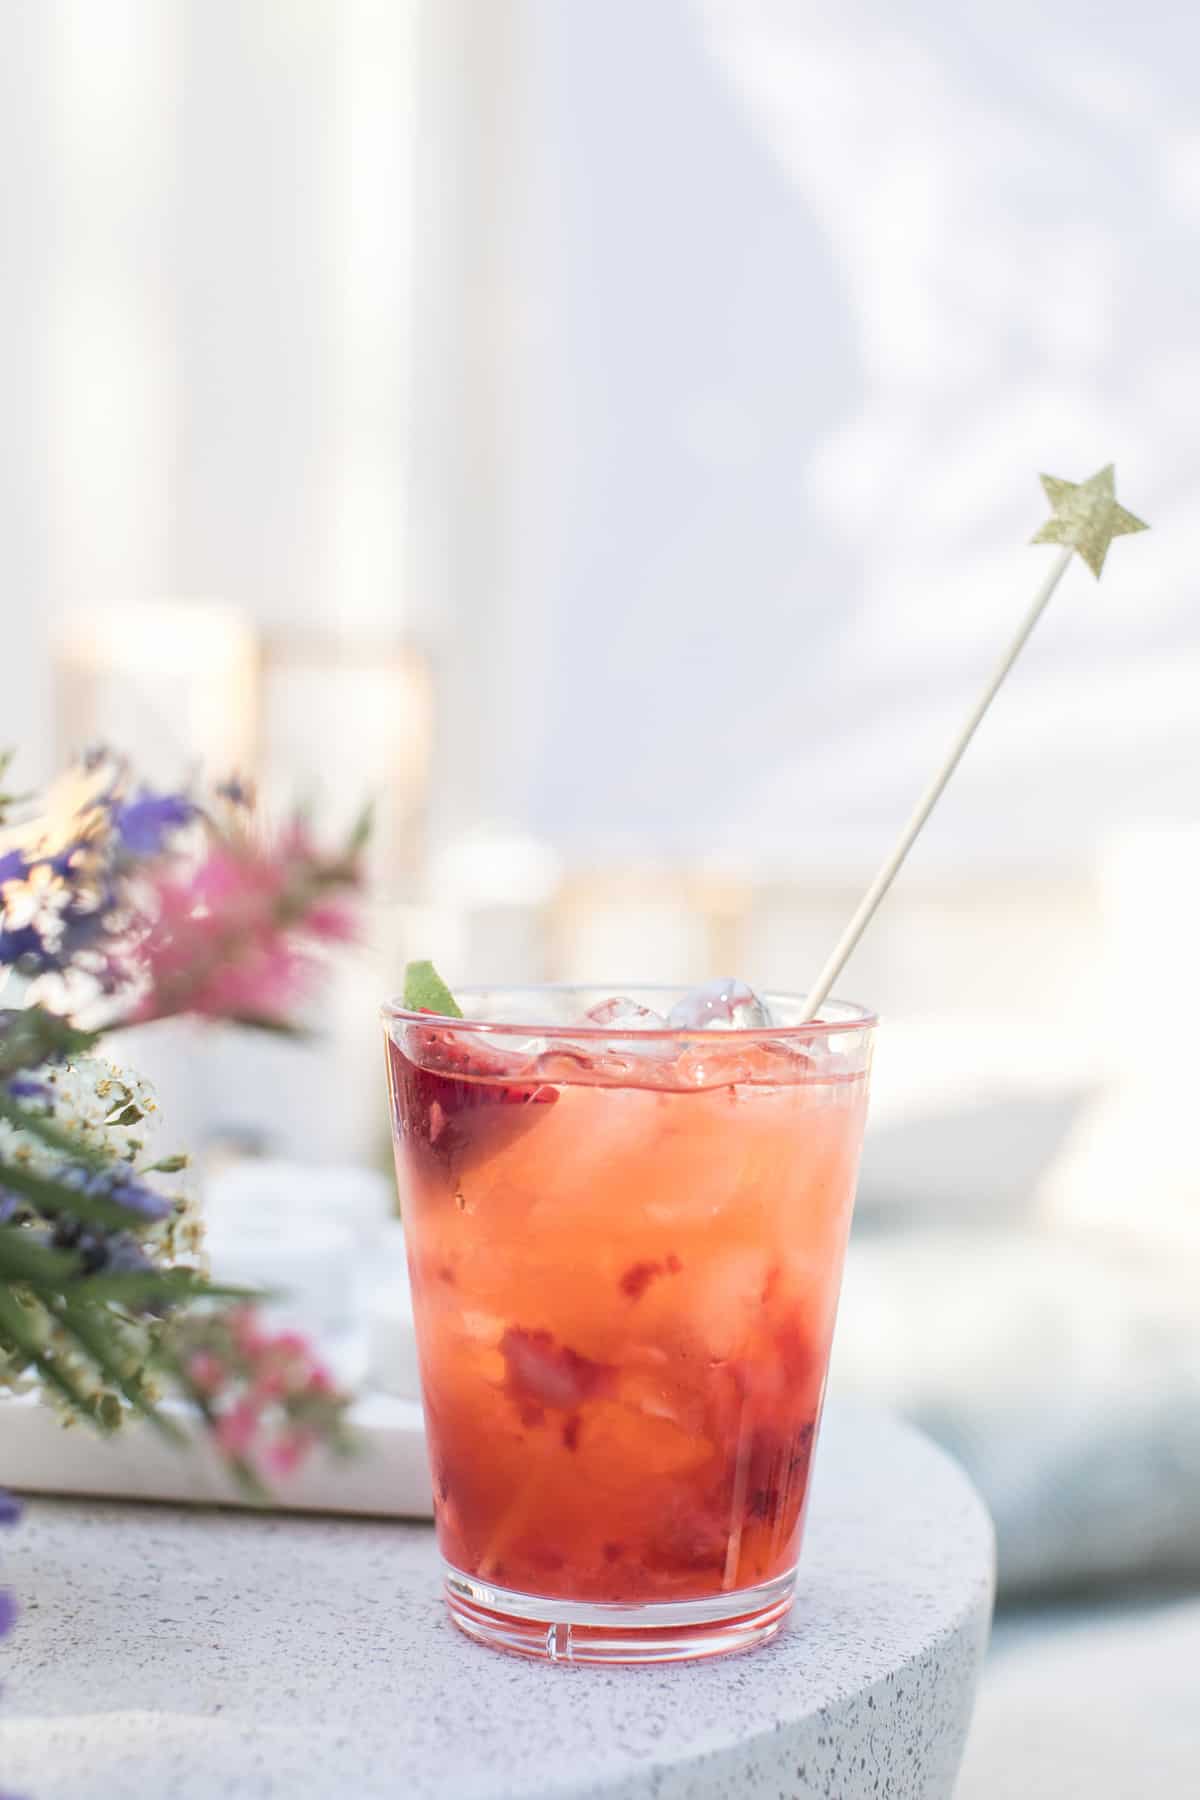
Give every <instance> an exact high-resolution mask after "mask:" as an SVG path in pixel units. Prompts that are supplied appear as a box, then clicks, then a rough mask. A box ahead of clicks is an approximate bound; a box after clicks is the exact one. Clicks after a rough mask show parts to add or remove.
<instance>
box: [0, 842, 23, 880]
mask: <svg viewBox="0 0 1200 1800" xmlns="http://www.w3.org/2000/svg"><path fill="white" fill-rule="evenodd" d="M28 873H29V866H28V864H27V863H26V861H25V858H24V857H23V856H22V855H21V852H20V851H19V850H6V851H5V853H4V855H3V856H0V883H2V882H5V881H24V879H25V877H26V875H28Z"/></svg>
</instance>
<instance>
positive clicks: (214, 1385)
mask: <svg viewBox="0 0 1200 1800" xmlns="http://www.w3.org/2000/svg"><path fill="white" fill-rule="evenodd" d="M187 1372H188V1379H189V1380H190V1381H191V1383H192V1386H193V1387H196V1388H199V1390H200V1392H201V1393H202V1394H208V1395H210V1396H211V1395H212V1394H216V1393H219V1392H220V1390H221V1389H222V1388H223V1387H224V1385H225V1382H226V1380H227V1379H228V1376H229V1370H228V1368H227V1367H226V1365H225V1364H224V1363H223V1362H222V1361H221V1359H220V1357H219V1356H214V1355H213V1353H212V1351H211V1350H197V1351H195V1352H194V1353H193V1354H192V1355H191V1356H189V1358H188V1363H187Z"/></svg>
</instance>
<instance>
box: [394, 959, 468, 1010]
mask: <svg viewBox="0 0 1200 1800" xmlns="http://www.w3.org/2000/svg"><path fill="white" fill-rule="evenodd" d="M404 1004H405V1006H406V1007H407V1008H408V1010H409V1011H410V1012H429V1013H437V1014H438V1016H439V1017H440V1018H443V1019H461V1018H462V1016H463V1014H462V1007H461V1006H460V1005H459V1004H458V1001H457V1000H456V999H455V998H454V995H453V994H452V993H451V992H450V989H449V988H448V987H447V986H446V984H445V982H444V981H443V980H442V978H441V976H440V975H439V974H438V972H437V970H436V969H435V968H434V966H433V964H432V963H431V962H410V963H409V965H408V967H407V968H406V969H405V971H404Z"/></svg>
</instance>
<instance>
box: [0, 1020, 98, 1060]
mask: <svg viewBox="0 0 1200 1800" xmlns="http://www.w3.org/2000/svg"><path fill="white" fill-rule="evenodd" d="M99 1037H100V1033H99V1032H98V1031H79V1030H77V1029H76V1027H75V1026H74V1025H70V1024H68V1022H67V1020H66V1019H60V1018H59V1016H58V1014H57V1013H52V1012H47V1010H46V1008H45V1007H44V1006H24V1007H19V1008H9V1009H7V1010H6V1011H4V1012H0V1075H15V1074H16V1073H17V1072H18V1070H20V1069H35V1068H38V1067H40V1065H41V1064H42V1063H45V1062H52V1061H53V1060H54V1059H55V1058H63V1059H66V1060H69V1059H70V1058H71V1057H73V1056H82V1055H83V1053H84V1052H85V1051H86V1050H90V1049H91V1048H92V1047H93V1045H94V1044H95V1043H96V1042H97V1040H98V1039H99Z"/></svg>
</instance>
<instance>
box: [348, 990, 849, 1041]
mask: <svg viewBox="0 0 1200 1800" xmlns="http://www.w3.org/2000/svg"><path fill="white" fill-rule="evenodd" d="M664 990H665V991H667V992H671V991H678V993H679V994H680V996H683V995H684V994H687V993H688V992H689V991H690V990H689V989H688V988H686V987H684V986H683V985H682V984H680V983H677V982H661V983H656V982H649V981H638V982H624V983H622V982H614V983H613V984H611V985H609V984H607V983H605V982H602V981H531V982H519V981H515V982H495V983H491V982H468V983H466V984H465V985H464V986H463V987H460V988H458V989H456V991H455V998H456V999H457V1000H459V1002H460V1003H462V1004H463V1007H464V1016H463V1017H462V1018H461V1019H454V1018H450V1017H448V1016H447V1015H446V1014H445V1013H431V1012H421V1011H414V1010H413V1009H412V1007H409V1006H405V1004H404V1001H403V999H402V998H401V997H397V998H395V999H391V1000H385V1001H384V1002H383V1003H382V1005H381V1006H380V1008H379V1016H380V1018H381V1019H383V1020H384V1021H385V1023H392V1022H399V1023H400V1024H403V1025H423V1026H426V1027H427V1028H433V1029H437V1030H440V1031H470V1032H479V1031H484V1032H498V1033H504V1032H508V1033H514V1032H515V1033H517V1034H518V1035H519V1036H521V1037H539V1038H551V1039H555V1040H557V1039H568V1040H571V1041H574V1042H576V1043H578V1041H579V1040H580V1039H581V1038H587V1039H596V1040H603V1039H608V1040H611V1039H613V1038H635V1039H639V1040H640V1039H642V1038H645V1039H646V1040H647V1041H648V1042H651V1043H653V1042H660V1043H661V1042H662V1040H663V1039H665V1038H696V1037H700V1038H708V1037H710V1036H713V1035H716V1036H719V1037H720V1038H721V1039H722V1040H723V1041H726V1042H728V1041H729V1040H730V1039H733V1040H735V1041H737V1042H739V1043H754V1042H761V1041H762V1040H763V1039H771V1040H772V1041H777V1040H778V1039H779V1038H786V1037H809V1038H810V1037H813V1036H815V1035H820V1036H823V1037H824V1036H829V1035H830V1034H833V1033H838V1032H845V1031H872V1030H874V1028H875V1026H876V1025H878V1023H879V1014H878V1013H876V1012H872V1010H871V1009H870V1007H867V1006H862V1005H860V1003H859V1002H858V1001H855V1000H841V999H839V998H838V997H837V995H835V994H831V995H829V996H828V998H827V999H825V1000H824V1001H822V1003H821V1008H820V1010H821V1011H824V1009H825V1007H827V1006H836V1007H840V1008H841V1009H842V1011H843V1013H844V1014H845V1015H846V1016H844V1017H842V1018H839V1019H822V1018H816V1019H806V1020H804V1022H803V1023H802V1024H799V1025H735V1026H731V1027H724V1028H722V1029H721V1030H720V1032H718V1033H715V1034H714V1033H712V1032H711V1031H710V1030H709V1029H706V1028H705V1027H704V1026H702V1025H662V1026H659V1025H654V1026H650V1027H644V1026H640V1025H634V1026H630V1027H628V1028H627V1029H626V1030H624V1031H623V1030H622V1029H621V1025H620V1022H619V1021H618V1022H616V1023H615V1024H612V1025H597V1024H587V1023H580V1024H569V1023H566V1024H564V1023H555V1024H551V1023H549V1022H548V1021H547V1022H546V1023H543V1022H541V1021H540V1020H537V1019H473V1018H471V1017H470V1013H469V1009H468V1008H467V1006H466V1002H467V1001H469V999H470V997H471V996H472V995H473V994H474V995H479V994H494V993H505V992H508V993H514V994H577V993H607V994H610V995H612V996H614V997H619V998H621V999H629V1000H636V999H637V997H638V995H639V994H661V993H663V992H664ZM762 998H764V999H765V1000H766V1001H767V1002H768V1004H769V1003H770V1001H771V1000H772V999H775V1000H783V1001H790V1002H792V1003H793V1004H795V1005H797V1006H801V1005H803V1003H804V1000H805V998H806V996H805V995H803V994H793V993H788V992H787V991H786V990H784V989H781V988H768V989H766V990H764V992H763V995H762Z"/></svg>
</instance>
